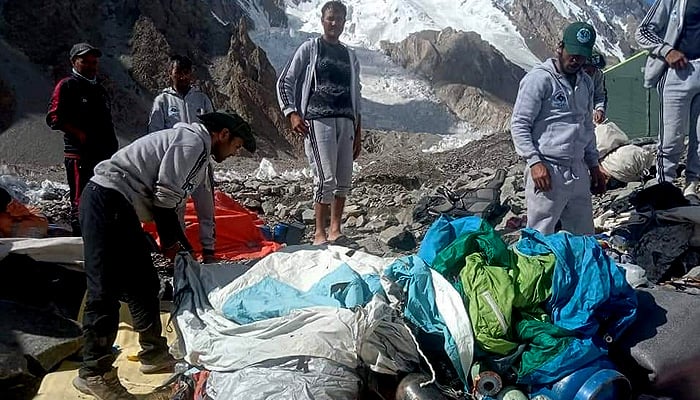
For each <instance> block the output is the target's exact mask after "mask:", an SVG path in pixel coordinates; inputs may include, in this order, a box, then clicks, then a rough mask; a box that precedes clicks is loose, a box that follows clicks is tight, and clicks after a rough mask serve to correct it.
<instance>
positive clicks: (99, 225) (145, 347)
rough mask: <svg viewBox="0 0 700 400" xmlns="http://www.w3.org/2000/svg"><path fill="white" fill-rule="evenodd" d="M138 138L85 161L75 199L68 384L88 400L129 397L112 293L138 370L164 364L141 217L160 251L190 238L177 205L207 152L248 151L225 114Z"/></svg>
mask: <svg viewBox="0 0 700 400" xmlns="http://www.w3.org/2000/svg"><path fill="white" fill-rule="evenodd" d="M199 120H200V122H195V123H192V124H186V123H178V124H175V126H174V127H173V128H172V129H165V130H161V131H158V132H154V133H152V134H150V135H146V136H143V137H141V138H139V139H137V140H135V141H134V142H133V143H131V144H129V145H128V146H126V147H124V148H122V149H121V150H119V151H117V153H115V154H114V155H113V156H112V158H110V159H108V160H105V161H103V162H101V163H99V164H98V165H97V166H96V167H95V176H93V178H92V179H91V180H90V182H89V183H88V184H87V186H86V188H85V190H84V191H83V194H82V197H81V199H80V200H81V201H80V225H81V228H82V233H83V249H84V255H85V266H84V269H85V276H86V279H87V300H86V303H85V313H84V315H83V337H84V339H85V344H84V347H83V352H82V356H83V362H82V364H81V366H80V371H79V375H78V377H76V378H75V379H74V380H73V386H75V388H76V389H78V390H79V391H81V392H83V393H86V394H90V395H93V396H95V397H96V398H98V399H102V400H104V399H109V400H132V399H135V397H134V396H133V395H131V394H129V393H128V391H127V390H126V388H124V386H122V385H121V383H120V382H119V378H118V377H117V372H116V369H115V368H114V367H113V366H112V363H113V362H114V353H113V352H112V345H113V344H114V340H115V338H116V336H117V329H118V325H119V301H120V300H124V301H126V302H127V304H128V306H129V311H130V313H131V316H132V319H133V328H134V330H135V331H136V332H138V333H139V344H140V345H141V349H142V350H141V352H140V353H139V361H140V362H141V372H142V373H158V372H165V371H168V370H171V369H172V367H173V365H174V360H173V358H172V357H171V356H170V354H168V347H167V344H166V340H165V338H164V337H163V336H162V326H161V322H160V302H159V300H158V290H159V287H160V285H159V281H158V274H157V273H156V269H155V267H154V266H153V260H152V259H151V254H150V246H149V244H148V243H147V240H146V237H145V236H144V235H143V230H142V229H141V222H148V221H155V223H156V228H157V229H158V235H159V237H160V244H161V248H162V251H163V254H164V255H165V256H166V257H168V258H170V259H173V258H174V257H175V255H176V254H177V253H178V252H179V251H182V250H185V251H191V248H192V247H191V246H190V244H189V243H188V241H187V238H186V237H185V233H184V231H183V229H182V226H181V225H180V222H179V220H178V215H177V210H178V209H179V207H180V206H181V205H182V204H183V203H184V202H185V201H187V197H188V196H189V195H190V193H192V190H194V188H196V187H197V186H199V185H200V184H201V182H202V181H203V180H204V179H205V178H206V175H207V165H208V163H209V159H210V158H214V160H215V161H216V162H222V161H224V160H225V159H226V158H228V157H230V156H233V155H234V154H236V153H237V152H238V150H239V149H240V147H244V148H245V149H246V150H248V151H250V152H253V151H255V138H254V137H253V135H252V132H251V130H250V126H249V125H248V123H247V122H245V121H244V120H243V119H242V118H241V117H239V116H238V115H235V114H224V113H209V114H203V115H201V116H199Z"/></svg>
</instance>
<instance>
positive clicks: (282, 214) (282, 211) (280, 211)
mask: <svg viewBox="0 0 700 400" xmlns="http://www.w3.org/2000/svg"><path fill="white" fill-rule="evenodd" d="M275 214H276V215H277V216H278V217H279V218H282V219H284V218H286V217H287V215H289V208H288V207H287V206H285V205H284V204H282V203H277V205H275Z"/></svg>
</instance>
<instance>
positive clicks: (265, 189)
mask: <svg viewBox="0 0 700 400" xmlns="http://www.w3.org/2000/svg"><path fill="white" fill-rule="evenodd" d="M274 191H275V187H274V186H270V185H260V187H258V193H260V194H261V195H264V196H269V195H271V194H273V193H274Z"/></svg>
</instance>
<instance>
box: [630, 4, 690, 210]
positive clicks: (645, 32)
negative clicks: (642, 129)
mask: <svg viewBox="0 0 700 400" xmlns="http://www.w3.org/2000/svg"><path fill="white" fill-rule="evenodd" d="M635 37H636V39H637V42H638V43H639V45H640V46H641V47H642V48H644V49H647V50H648V51H649V57H648V58H647V63H646V67H645V68H644V86H645V87H647V88H654V87H655V88H656V89H657V90H658V92H659V103H660V115H659V147H658V153H657V179H658V181H659V182H671V181H673V180H674V179H676V178H677V176H678V174H677V170H678V162H679V161H680V159H681V156H682V154H683V150H684V139H685V135H686V134H687V135H688V162H687V166H686V169H685V180H686V186H685V189H684V190H683V194H684V195H685V196H686V197H688V196H695V197H697V193H698V189H699V188H700V146H698V140H699V139H698V135H699V134H700V118H699V117H700V0H656V1H655V2H654V4H653V5H652V6H651V8H650V9H649V12H648V13H647V15H646V16H645V17H644V19H643V20H642V22H641V24H640V25H639V28H638V29H637V32H636V35H635Z"/></svg>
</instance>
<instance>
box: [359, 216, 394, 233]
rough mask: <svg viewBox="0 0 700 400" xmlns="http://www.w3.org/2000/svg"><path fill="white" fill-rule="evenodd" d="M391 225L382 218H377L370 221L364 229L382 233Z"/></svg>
mask: <svg viewBox="0 0 700 400" xmlns="http://www.w3.org/2000/svg"><path fill="white" fill-rule="evenodd" d="M387 226H389V224H387V222H386V221H385V220H383V219H381V218H375V219H373V220H371V221H369V222H368V223H367V224H365V225H364V226H363V228H364V229H365V230H367V231H381V230H383V229H385V228H386V227H387Z"/></svg>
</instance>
